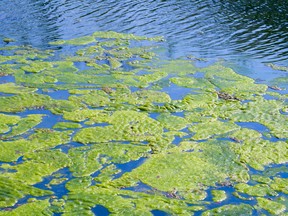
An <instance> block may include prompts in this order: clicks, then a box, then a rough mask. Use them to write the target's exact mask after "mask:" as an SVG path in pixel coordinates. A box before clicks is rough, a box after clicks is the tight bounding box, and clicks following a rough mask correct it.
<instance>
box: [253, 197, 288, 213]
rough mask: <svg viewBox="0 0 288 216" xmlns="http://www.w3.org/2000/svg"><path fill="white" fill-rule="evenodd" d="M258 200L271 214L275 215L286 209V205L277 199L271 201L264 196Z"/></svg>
mask: <svg viewBox="0 0 288 216" xmlns="http://www.w3.org/2000/svg"><path fill="white" fill-rule="evenodd" d="M257 201H258V205H259V206H260V207H261V208H263V209H265V210H267V211H268V212H269V213H270V214H273V215H279V214H281V213H282V212H284V211H285V210H286V207H285V205H283V204H281V203H278V202H275V201H271V200H268V199H265V198H262V197H258V198H257Z"/></svg>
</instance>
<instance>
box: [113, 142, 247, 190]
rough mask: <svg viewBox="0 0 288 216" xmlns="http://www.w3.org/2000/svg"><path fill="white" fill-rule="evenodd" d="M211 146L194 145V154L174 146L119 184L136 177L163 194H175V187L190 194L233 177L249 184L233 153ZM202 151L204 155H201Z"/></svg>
mask: <svg viewBox="0 0 288 216" xmlns="http://www.w3.org/2000/svg"><path fill="white" fill-rule="evenodd" d="M210 145H212V146H213V147H212V148H211V147H210V146H208V145H204V144H203V145H201V146H199V145H198V144H194V143H191V146H190V150H191V149H193V151H192V152H191V151H187V152H186V151H182V150H180V152H178V151H179V150H178V147H174V148H172V149H171V150H170V153H169V154H165V153H158V154H155V155H152V156H151V157H150V158H148V159H147V161H146V162H145V163H144V164H143V165H142V166H140V167H138V168H137V169H134V170H133V171H132V172H130V173H125V174H124V175H123V176H122V177H121V178H119V179H116V180H115V182H117V183H118V184H120V183H121V181H122V180H123V181H125V182H126V181H129V179H135V178H136V179H139V180H141V181H142V182H144V183H145V184H148V185H150V186H151V187H154V188H157V189H159V190H162V191H172V190H173V189H174V188H176V189H177V190H178V191H187V190H191V189H199V188H200V189H201V188H202V187H203V188H205V187H207V186H215V182H223V181H224V180H225V179H226V178H229V177H230V178H234V179H235V180H236V179H237V181H247V177H244V176H246V175H247V173H246V171H245V169H244V168H243V167H242V166H239V165H237V164H236V163H235V162H234V161H233V158H231V152H230V151H229V150H227V149H225V148H227V146H221V145H219V144H218V145H216V144H214V145H213V144H212V143H211V144H210ZM198 148H199V149H201V151H203V152H202V153H199V152H198V150H197V149H198ZM204 149H205V150H204ZM172 150H173V151H176V150H177V151H176V152H173V151H172ZM216 152H217V153H216ZM228 155H229V156H228ZM227 156H228V157H227ZM225 157H226V158H225ZM228 161H230V162H228ZM229 163H230V164H229ZM232 164H233V165H232ZM232 170H233V171H232ZM211 173H213V175H211ZM232 173H233V176H232ZM236 173H237V174H236ZM245 173H246V174H245ZM204 176H205V177H204ZM131 183H132V182H131Z"/></svg>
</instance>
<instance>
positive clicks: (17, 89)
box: [0, 83, 37, 94]
mask: <svg viewBox="0 0 288 216" xmlns="http://www.w3.org/2000/svg"><path fill="white" fill-rule="evenodd" d="M35 91H37V89H36V88H29V87H24V86H19V85H15V83H4V84H0V92H3V93H8V94H20V93H32V92H35Z"/></svg>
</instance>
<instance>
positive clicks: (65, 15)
mask: <svg viewBox="0 0 288 216" xmlns="http://www.w3.org/2000/svg"><path fill="white" fill-rule="evenodd" d="M0 21H1V23H2V25H1V33H0V35H1V36H5V37H12V38H15V39H16V40H17V41H18V42H19V43H27V44H32V45H33V46H40V47H41V46H43V45H46V44H47V42H49V41H51V40H54V39H70V38H73V37H78V36H83V35H88V34H91V33H93V32H94V31H98V30H113V31H120V32H124V33H134V34H138V35H148V36H155V35H163V36H165V38H166V40H167V50H168V53H167V55H168V56H169V57H172V58H175V57H179V56H185V55H187V54H193V55H197V56H200V57H208V58H211V57H213V58H225V59H228V60H236V61H244V59H245V60H247V59H251V58H252V59H256V60H260V61H261V62H279V63H280V64H287V60H288V55H287V53H288V31H287V27H288V4H287V1H286V0H280V1H268V0H262V1H256V0H252V1H245V0H241V1H236V2H235V1H227V0H225V1H223V0H205V1H200V0H189V1H187V0H180V1H176V0H170V1H163V0H162V1H160V0H156V1H155V0H153V1H152V0H148V1H139V0H134V1H131V0H130V1H129V0H117V1H116V0H109V1H100V0H90V1H77V0H70V1H65V0H50V1H48V0H42V1H35V0H34V1H27V0H22V1H20V0H12V1H11V0H2V1H1V4H0Z"/></svg>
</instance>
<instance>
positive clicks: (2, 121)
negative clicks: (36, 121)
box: [0, 113, 21, 133]
mask: <svg viewBox="0 0 288 216" xmlns="http://www.w3.org/2000/svg"><path fill="white" fill-rule="evenodd" d="M20 118H21V117H20V116H16V115H5V114H1V113H0V133H6V132H8V131H10V129H11V126H13V125H15V124H17V123H18V122H19V120H20Z"/></svg>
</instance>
